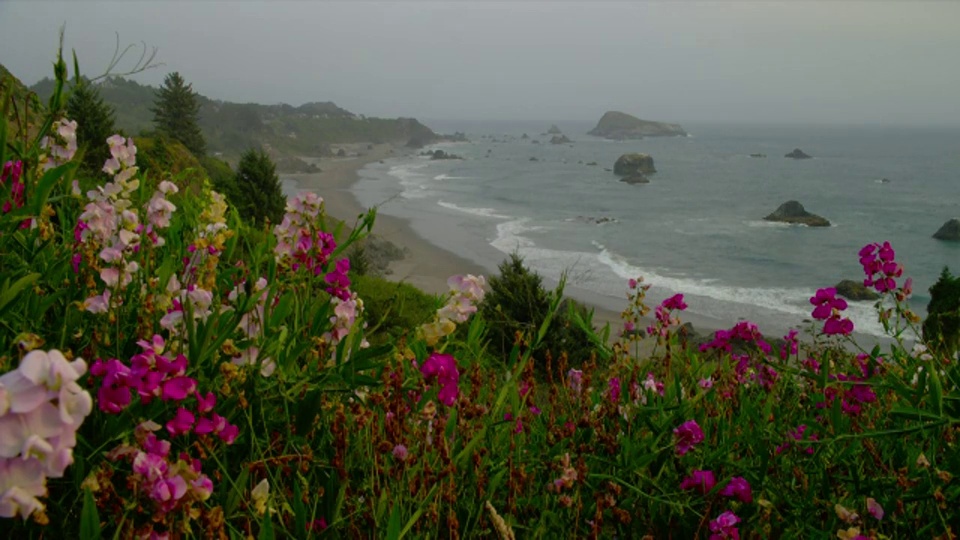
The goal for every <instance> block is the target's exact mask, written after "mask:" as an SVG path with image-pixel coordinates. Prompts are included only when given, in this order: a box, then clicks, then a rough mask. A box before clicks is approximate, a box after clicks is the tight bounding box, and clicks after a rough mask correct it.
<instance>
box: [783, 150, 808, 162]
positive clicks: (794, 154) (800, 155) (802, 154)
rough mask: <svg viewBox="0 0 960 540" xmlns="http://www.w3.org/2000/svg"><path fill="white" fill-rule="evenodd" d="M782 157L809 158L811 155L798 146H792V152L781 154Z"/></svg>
mask: <svg viewBox="0 0 960 540" xmlns="http://www.w3.org/2000/svg"><path fill="white" fill-rule="evenodd" d="M783 157H788V158H793V159H810V158H811V157H813V156H811V155H808V154H807V153H806V152H804V151H803V150H801V149H799V148H794V149H793V152H790V153H789V154H787V155H785V156H783Z"/></svg>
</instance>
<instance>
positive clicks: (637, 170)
mask: <svg viewBox="0 0 960 540" xmlns="http://www.w3.org/2000/svg"><path fill="white" fill-rule="evenodd" d="M655 172H657V169H656V168H654V166H653V158H652V157H650V156H649V155H647V154H641V153H638V152H634V153H631V154H623V155H622V156H620V157H619V158H618V159H617V162H616V163H614V164H613V174H615V175H617V176H635V175H638V174H639V175H644V174H653V173H655Z"/></svg>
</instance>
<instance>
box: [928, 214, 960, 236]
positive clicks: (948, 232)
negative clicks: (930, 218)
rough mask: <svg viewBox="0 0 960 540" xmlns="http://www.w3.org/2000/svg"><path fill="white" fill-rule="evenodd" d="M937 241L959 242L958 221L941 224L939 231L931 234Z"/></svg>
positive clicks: (953, 220) (952, 220)
mask: <svg viewBox="0 0 960 540" xmlns="http://www.w3.org/2000/svg"><path fill="white" fill-rule="evenodd" d="M933 237H934V238H936V239H937V240H948V241H951V242H960V219H958V218H953V219H951V220H949V221H947V222H946V223H944V224H943V227H940V230H938V231H937V232H935V233H934V234H933Z"/></svg>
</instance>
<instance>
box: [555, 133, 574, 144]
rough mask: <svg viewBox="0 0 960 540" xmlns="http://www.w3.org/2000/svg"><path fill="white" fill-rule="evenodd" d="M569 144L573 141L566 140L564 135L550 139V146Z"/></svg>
mask: <svg viewBox="0 0 960 540" xmlns="http://www.w3.org/2000/svg"><path fill="white" fill-rule="evenodd" d="M571 142H573V141H571V140H570V139H568V138H567V136H566V135H554V136H553V138H552V139H550V144H567V143H571Z"/></svg>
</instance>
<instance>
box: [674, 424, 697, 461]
mask: <svg viewBox="0 0 960 540" xmlns="http://www.w3.org/2000/svg"><path fill="white" fill-rule="evenodd" d="M673 434H674V436H675V437H676V452H677V455H678V456H682V455H684V454H686V453H687V452H689V451H690V450H691V449H693V447H694V446H696V445H697V444H700V443H701V442H703V430H702V429H700V426H699V425H698V424H697V422H696V420H688V421H686V422H684V423H682V424H680V426H679V427H678V428H676V429H674V430H673Z"/></svg>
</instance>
